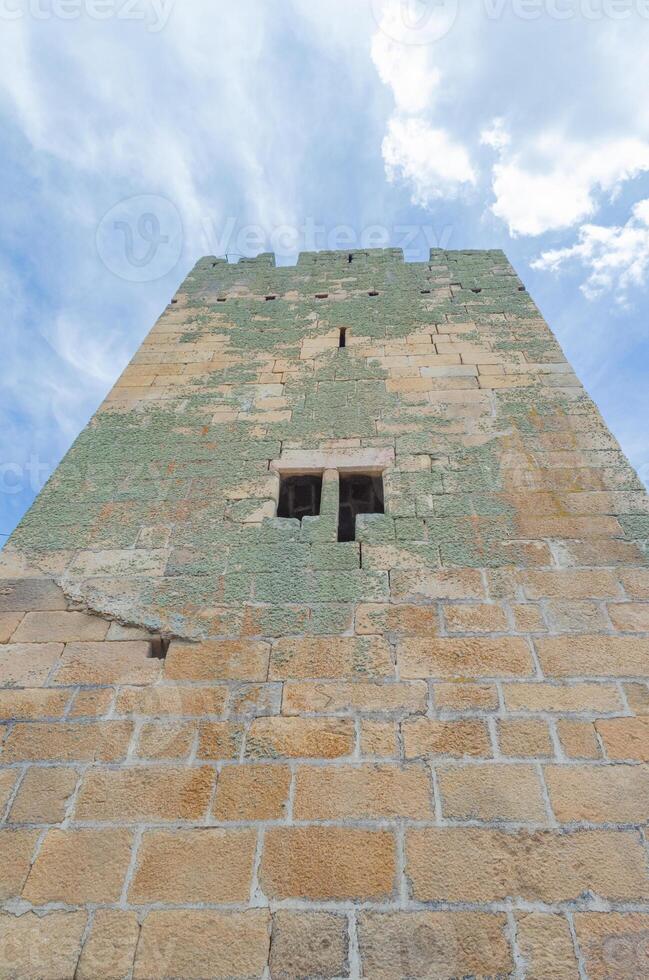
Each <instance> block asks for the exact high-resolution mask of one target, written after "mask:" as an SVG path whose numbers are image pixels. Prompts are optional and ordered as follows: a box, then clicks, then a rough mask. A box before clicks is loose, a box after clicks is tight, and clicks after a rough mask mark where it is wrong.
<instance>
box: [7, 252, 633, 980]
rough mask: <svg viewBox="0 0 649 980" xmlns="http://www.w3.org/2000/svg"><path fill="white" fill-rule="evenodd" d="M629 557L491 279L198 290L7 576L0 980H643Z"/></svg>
mask: <svg viewBox="0 0 649 980" xmlns="http://www.w3.org/2000/svg"><path fill="white" fill-rule="evenodd" d="M341 330H344V331H345V346H344V347H341V346H340V334H341ZM359 470H360V471H367V472H372V473H374V474H377V473H378V474H380V475H381V477H382V480H383V486H384V493H385V514H374V515H370V516H362V517H359V518H358V519H357V528H356V530H357V533H356V540H355V541H350V542H339V541H338V529H337V515H338V493H339V477H340V474H341V473H343V474H344V473H347V472H355V471H359ZM315 471H317V472H319V473H322V474H323V489H322V502H321V508H320V514H319V515H318V516H314V517H306V518H304V519H303V520H302V522H300V521H297V520H290V519H280V518H277V517H276V509H277V500H278V495H279V480H280V474H283V473H296V472H298V473H300V472H315ZM648 540H649V499H648V498H647V495H646V493H645V492H644V489H643V488H642V485H641V484H640V482H639V481H638V479H637V477H636V476H635V474H634V473H633V471H632V470H631V468H630V467H629V465H628V463H627V462H626V460H625V459H624V457H623V455H622V453H621V452H620V449H619V446H618V445H617V443H616V442H615V440H614V439H613V438H612V436H611V435H610V433H609V432H608V430H607V429H606V426H605V425H604V423H603V422H602V420H601V418H600V416H599V414H598V413H597V410H596V408H595V407H594V405H593V404H592V402H591V401H590V400H589V399H588V397H587V395H586V394H585V392H584V390H583V388H582V387H581V385H580V384H579V381H578V380H577V378H576V377H575V376H574V374H573V373H572V371H571V369H570V366H569V365H568V364H567V363H566V361H565V359H564V357H563V354H562V352H561V350H560V349H559V347H558V345H557V343H556V341H555V339H554V338H553V336H552V334H551V332H550V331H549V329H548V327H547V326H546V325H545V323H544V322H543V320H542V318H541V316H540V314H539V312H538V310H537V309H536V307H535V306H534V304H533V303H532V301H531V300H530V298H529V296H528V294H527V293H526V292H525V289H524V287H523V286H522V284H521V282H520V280H519V279H518V278H517V277H516V275H515V273H514V272H513V270H512V269H511V267H510V266H509V264H508V262H507V260H506V259H505V257H504V255H503V254H502V253H501V252H441V251H434V252H433V253H431V259H430V262H428V263H421V264H404V262H403V260H402V257H401V255H400V254H399V253H397V252H394V251H386V252H381V251H379V252H369V253H359V252H354V253H318V254H305V255H302V256H301V257H300V260H299V262H298V264H297V266H296V267H292V268H276V267H275V265H274V261H273V259H272V256H260V257H259V258H257V259H254V260H244V261H242V262H240V263H239V264H238V265H228V264H226V263H224V262H221V261H219V260H216V259H213V258H206V259H203V260H201V261H200V262H199V263H198V265H197V266H196V267H195V269H194V270H193V272H192V273H191V274H190V276H189V277H188V279H187V280H186V282H185V283H184V284H183V286H182V288H181V290H180V291H179V293H178V294H177V295H176V297H175V298H174V300H173V301H172V304H171V305H170V306H169V307H168V308H167V310H166V311H165V312H164V314H163V315H162V317H161V318H160V320H159V321H158V322H157V323H156V325H155V326H154V328H153V330H152V331H151V333H150V334H149V336H148V338H147V339H146V340H145V342H144V344H143V345H142V347H141V348H140V350H139V352H138V353H137V354H136V356H135V357H134V359H133V361H132V362H131V364H130V365H129V367H128V368H127V370H126V371H125V372H124V374H123V375H122V377H121V378H120V380H119V381H118V383H117V384H116V386H115V388H114V389H113V391H112V392H111V393H110V395H109V396H108V398H107V399H106V401H105V402H104V404H103V405H102V406H101V408H100V410H99V412H98V413H97V414H96V416H95V417H94V418H93V420H92V421H91V423H90V424H89V426H88V427H87V429H86V430H85V431H84V432H83V433H82V435H81V436H80V437H79V439H78V440H77V442H76V443H75V445H74V447H73V448H72V450H71V451H70V453H69V454H68V456H67V457H66V459H65V460H64V461H63V463H62V464H61V466H60V467H59V469H58V470H57V472H56V474H55V475H54V477H53V478H52V480H51V481H50V482H49V484H48V486H47V487H46V488H45V490H44V491H43V493H42V494H41V495H40V497H39V499H38V500H37V502H36V503H35V505H34V507H33V508H32V509H31V511H30V512H29V514H28V515H27V516H26V518H25V519H24V521H23V522H22V524H21V525H20V527H19V528H18V529H17V531H16V532H15V534H14V535H13V537H12V539H11V540H10V542H9V543H8V545H7V546H6V547H5V549H4V551H3V552H2V554H1V555H0V577H1V581H0V725H1V726H2V728H1V731H0V740H1V743H0V744H1V750H0V817H1V818H2V827H1V829H0V900H1V901H2V911H1V912H0V977H20V978H23V977H31V976H33V977H39V978H42V977H52V978H54V980H60V978H68V977H69V978H73V977H74V978H76V980H82V978H85V977H87V978H97V977H99V978H102V977H106V978H108V977H111V978H112V977H116V978H117V977H119V978H130V977H131V976H134V977H135V978H140V980H148V978H153V977H181V976H182V977H183V978H192V977H194V978H204V977H223V978H225V977H228V978H229V977H241V978H243V977H259V978H261V977H272V978H273V980H275V978H289V977H290V978H292V977H322V978H342V977H354V978H358V977H361V976H362V977H365V978H369V980H396V978H422V980H423V978H448V980H451V978H454V977H458V976H480V977H509V976H512V977H528V978H530V980H531V978H547V977H552V978H559V980H562V978H573V977H574V978H582V980H583V978H585V977H588V978H593V980H599V978H602V980H603V978H626V977H629V978H631V977H634V978H637V977H640V976H644V975H645V974H646V972H647V969H648V967H647V963H648V959H647V958H648V956H649V875H648V872H647V859H648V854H647V848H646V842H645V838H644V828H645V826H646V823H647V820H648V819H649V769H648V768H647V765H646V763H647V762H649V686H648V681H649V562H648V558H647V555H648V554H649V548H648Z"/></svg>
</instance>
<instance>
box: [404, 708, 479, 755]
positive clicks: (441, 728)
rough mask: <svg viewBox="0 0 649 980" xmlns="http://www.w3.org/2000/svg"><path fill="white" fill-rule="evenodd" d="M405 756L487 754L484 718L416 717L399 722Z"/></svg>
mask: <svg viewBox="0 0 649 980" xmlns="http://www.w3.org/2000/svg"><path fill="white" fill-rule="evenodd" d="M402 733H403V744H404V753H405V757H406V759H418V758H425V757H428V756H452V757H453V758H458V759H461V758H464V757H467V758H468V757H472V758H488V757H489V756H490V755H491V752H492V749H491V741H490V739H489V732H488V731H487V726H486V724H485V723H484V721H479V720H478V719H470V720H469V719H467V720H466V721H435V720H433V719H430V718H417V719H415V720H414V721H406V722H404V724H403V725H402Z"/></svg>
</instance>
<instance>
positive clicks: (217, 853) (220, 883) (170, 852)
mask: <svg viewBox="0 0 649 980" xmlns="http://www.w3.org/2000/svg"><path fill="white" fill-rule="evenodd" d="M256 846H257V835H256V833H255V832H254V831H252V830H213V829H208V828H200V829H196V830H186V831H176V832H167V831H153V832H151V833H148V834H145V835H144V838H143V839H142V843H141V845H140V849H139V851H138V858H137V867H136V870H135V877H134V879H133V883H132V885H131V888H130V891H129V900H130V901H131V902H132V903H134V904H136V905H149V904H155V903H157V902H168V903H173V904H178V905H185V904H193V903H198V902H210V903H212V904H220V903H228V902H232V903H234V902H245V901H246V899H247V898H248V897H249V895H250V883H251V881H252V869H253V862H254V857H255V848H256Z"/></svg>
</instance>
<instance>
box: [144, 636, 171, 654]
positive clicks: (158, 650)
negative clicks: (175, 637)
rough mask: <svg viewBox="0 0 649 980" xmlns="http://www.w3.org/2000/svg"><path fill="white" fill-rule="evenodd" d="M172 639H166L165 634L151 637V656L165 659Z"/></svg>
mask: <svg viewBox="0 0 649 980" xmlns="http://www.w3.org/2000/svg"><path fill="white" fill-rule="evenodd" d="M170 643H171V640H168V639H166V637H164V636H154V637H152V638H151V646H150V647H149V657H150V658H152V659H154V660H164V659H165V657H166V656H167V651H168V649H169V645H170Z"/></svg>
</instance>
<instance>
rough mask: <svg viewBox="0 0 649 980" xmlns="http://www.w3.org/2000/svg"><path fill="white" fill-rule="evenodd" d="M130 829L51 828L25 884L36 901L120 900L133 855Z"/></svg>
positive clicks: (25, 891) (25, 895)
mask: <svg viewBox="0 0 649 980" xmlns="http://www.w3.org/2000/svg"><path fill="white" fill-rule="evenodd" d="M131 843H132V835H131V834H130V832H129V831H127V830H108V829H106V830H50V831H49V833H48V835H47V837H46V838H45V840H44V841H43V843H42V845H41V848H40V851H39V852H38V856H37V858H36V861H35V862H34V866H33V867H32V870H31V872H30V874H29V877H28V879H27V883H26V884H25V887H24V888H23V892H22V894H23V898H25V899H27V901H28V902H32V903H33V904H34V905H47V904H48V903H49V902H64V903H65V904H66V905H79V904H83V903H84V902H92V903H95V902H96V903H103V902H117V901H119V898H120V895H121V893H122V886H123V884H124V879H125V877H126V871H127V869H128V864H129V860H130V856H131Z"/></svg>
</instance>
